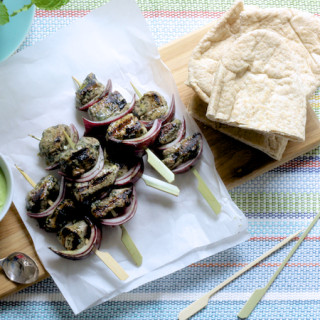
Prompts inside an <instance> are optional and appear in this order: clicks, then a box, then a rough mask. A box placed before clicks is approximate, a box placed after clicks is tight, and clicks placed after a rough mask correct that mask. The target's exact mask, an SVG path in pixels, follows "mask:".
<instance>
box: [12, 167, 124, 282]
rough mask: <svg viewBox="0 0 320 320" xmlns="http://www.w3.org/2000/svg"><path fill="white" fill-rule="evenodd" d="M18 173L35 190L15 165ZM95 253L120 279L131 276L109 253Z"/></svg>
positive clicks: (96, 251)
mask: <svg viewBox="0 0 320 320" xmlns="http://www.w3.org/2000/svg"><path fill="white" fill-rule="evenodd" d="M15 166H16V168H17V169H18V171H19V172H20V173H21V174H22V175H23V177H24V178H25V179H26V180H27V181H28V182H29V183H30V185H31V186H32V188H35V186H36V183H35V182H34V181H33V180H32V179H31V178H30V177H29V175H27V174H26V173H25V172H24V171H23V170H22V169H21V168H19V167H18V166H17V165H15ZM93 251H94V253H95V254H96V255H97V257H99V258H100V259H101V261H102V262H103V263H104V264H105V265H106V266H107V267H108V268H109V269H110V270H111V271H112V272H113V273H114V274H115V275H116V276H117V277H118V278H119V279H120V280H123V281H124V280H126V279H127V278H128V277H129V275H128V274H127V273H126V271H125V270H124V269H123V268H122V267H121V266H120V264H119V263H118V262H117V261H116V260H115V259H114V258H113V257H112V256H111V255H110V253H108V252H103V251H100V250H98V249H97V248H96V247H95V248H94V250H93Z"/></svg>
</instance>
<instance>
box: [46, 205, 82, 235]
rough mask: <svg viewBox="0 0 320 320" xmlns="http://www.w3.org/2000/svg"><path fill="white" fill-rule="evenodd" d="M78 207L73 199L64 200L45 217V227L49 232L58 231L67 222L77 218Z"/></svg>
mask: <svg viewBox="0 0 320 320" xmlns="http://www.w3.org/2000/svg"><path fill="white" fill-rule="evenodd" d="M75 215H76V207H75V204H74V202H73V201H72V200H70V199H64V200H62V201H61V202H60V203H59V205H58V206H57V208H56V209H55V210H54V212H53V213H52V214H51V215H50V216H48V217H47V218H46V219H45V222H44V225H43V227H44V229H45V230H46V231H48V232H58V231H59V230H60V229H61V228H63V227H64V226H65V225H66V224H68V223H70V222H72V221H73V220H74V219H75Z"/></svg>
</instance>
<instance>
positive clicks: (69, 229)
mask: <svg viewBox="0 0 320 320" xmlns="http://www.w3.org/2000/svg"><path fill="white" fill-rule="evenodd" d="M90 230H91V229H90V228H89V226H88V224H87V223H86V222H85V221H84V220H80V221H77V222H75V223H73V224H70V225H69V224H68V225H66V226H64V227H63V228H62V229H61V230H60V231H59V232H58V239H59V241H60V243H61V244H62V245H63V246H64V247H65V248H66V249H67V250H76V249H80V248H81V247H83V246H84V245H85V243H86V240H87V239H88V238H89V237H90Z"/></svg>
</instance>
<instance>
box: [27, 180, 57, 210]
mask: <svg viewBox="0 0 320 320" xmlns="http://www.w3.org/2000/svg"><path fill="white" fill-rule="evenodd" d="M59 189H60V187H59V182H58V180H57V179H56V178H55V177H54V176H53V175H48V176H46V177H44V178H42V179H41V180H40V181H39V182H38V183H37V184H36V186H35V187H34V188H33V189H32V190H31V191H30V192H29V193H28V195H27V206H26V208H27V211H29V212H34V213H37V212H42V211H45V210H46V209H48V208H49V207H50V206H51V204H52V202H54V201H55V200H56V199H57V197H58V194H59Z"/></svg>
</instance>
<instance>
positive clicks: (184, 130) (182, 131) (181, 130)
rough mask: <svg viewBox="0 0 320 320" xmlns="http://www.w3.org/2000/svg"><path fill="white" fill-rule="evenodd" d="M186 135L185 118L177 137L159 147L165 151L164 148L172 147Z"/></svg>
mask: <svg viewBox="0 0 320 320" xmlns="http://www.w3.org/2000/svg"><path fill="white" fill-rule="evenodd" d="M185 135H186V119H185V118H183V121H182V123H181V127H180V129H179V132H178V135H177V137H176V138H175V139H174V140H173V141H171V142H170V143H167V144H165V145H162V146H159V147H158V149H159V150H161V151H164V150H166V149H168V148H170V147H172V146H173V145H175V144H176V143H178V142H180V141H181V140H182V139H183V138H184V137H185Z"/></svg>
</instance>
